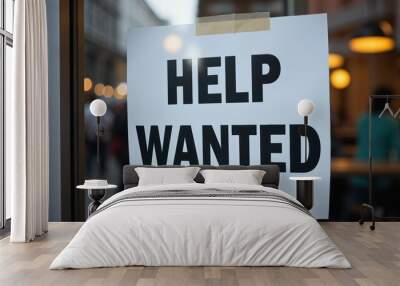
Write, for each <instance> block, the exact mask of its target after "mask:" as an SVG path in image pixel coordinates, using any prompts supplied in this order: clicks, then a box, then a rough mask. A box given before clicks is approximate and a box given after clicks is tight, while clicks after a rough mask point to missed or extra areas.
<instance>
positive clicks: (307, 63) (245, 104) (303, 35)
mask: <svg viewBox="0 0 400 286" xmlns="http://www.w3.org/2000/svg"><path fill="white" fill-rule="evenodd" d="M128 90H129V96H128V134H129V153H130V163H131V164H153V165H163V164H168V165H170V164H182V165H187V164H216V165H218V164H230V165H238V164H250V165H256V164H268V163H269V162H272V163H276V162H279V163H280V165H281V167H282V169H281V171H282V172H281V183H280V189H282V190H284V191H287V192H288V193H290V194H293V195H294V194H295V182H293V181H290V180H289V176H303V175H307V176H311V175H312V176H320V177H322V180H320V181H317V182H316V185H315V193H314V196H315V197H314V207H313V209H312V213H313V214H314V215H315V216H316V217H317V218H322V219H324V218H328V214H329V189H330V159H331V156H330V154H331V147H330V100H329V70H328V35H327V19H326V15H324V14H318V15H308V16H291V17H278V18H271V28H270V29H269V30H266V31H258V32H243V33H230V34H218V35H202V36H196V25H182V26H163V27H147V28H135V29H132V30H131V31H130V33H129V39H128ZM304 98H307V99H310V100H312V101H313V102H314V103H315V107H316V108H315V110H314V112H313V113H312V114H311V115H310V117H309V124H310V128H309V129H308V130H310V131H308V133H309V134H308V135H309V137H310V138H309V152H310V155H309V156H310V157H309V160H308V161H307V162H304V151H303V150H304V146H303V144H304V143H303V142H304V139H303V138H304V137H302V136H301V134H300V133H299V125H301V124H302V123H303V118H302V117H300V116H299V114H298V113H297V104H298V102H299V101H300V100H301V99H304ZM300 139H301V140H300ZM153 147H154V148H153Z"/></svg>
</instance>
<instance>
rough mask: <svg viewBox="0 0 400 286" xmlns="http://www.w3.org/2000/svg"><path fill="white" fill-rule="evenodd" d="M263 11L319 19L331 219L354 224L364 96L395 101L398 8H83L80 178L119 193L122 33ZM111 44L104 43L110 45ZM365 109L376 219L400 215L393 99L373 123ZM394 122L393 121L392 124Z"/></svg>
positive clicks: (363, 164) (124, 93)
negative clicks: (101, 108)
mask: <svg viewBox="0 0 400 286" xmlns="http://www.w3.org/2000/svg"><path fill="white" fill-rule="evenodd" d="M265 11H269V12H270V13H271V16H272V17H276V16H285V15H303V14H313V13H327V15H328V27H329V49H330V54H329V68H330V97H331V108H332V112H331V118H332V121H331V122H332V167H331V200H330V219H332V220H353V219H358V216H359V212H358V208H359V205H360V203H362V202H365V201H367V195H368V184H367V176H368V164H367V162H368V113H367V112H368V98H369V95H371V94H383V95H389V94H400V80H399V75H400V54H399V48H400V1H396V0H385V1H378V0H329V1H328V0H326V1H322V0H321V1H319V0H296V1H294V0H292V1H289V0H263V1H261V0H241V1H237V0H236V1H235V0H198V1H197V0H170V1H162V0H85V14H84V22H85V79H84V96H85V101H86V107H85V125H86V126H85V132H86V154H85V156H86V162H87V165H86V177H87V178H90V177H97V176H104V177H106V178H107V179H108V180H109V182H113V183H116V184H119V185H122V178H121V168H122V166H123V165H124V164H128V134H127V126H126V124H127V118H126V117H127V108H126V99H127V97H128V96H129V90H128V88H127V84H126V76H127V66H126V64H127V58H126V39H127V31H128V28H129V27H132V26H154V25H176V24H190V23H195V20H196V17H198V16H200V17H201V16H211V15H219V14H228V13H248V12H265ZM110 39H112V40H110ZM95 98H102V99H103V100H105V101H106V102H107V105H108V111H107V113H106V115H105V117H104V118H103V119H102V124H103V127H104V129H105V135H104V137H103V138H102V147H101V153H102V160H101V164H100V167H98V165H97V164H96V133H95V130H96V128H95V124H96V121H95V118H94V117H93V116H91V115H90V112H89V103H90V102H91V101H92V100H93V99H95ZM386 102H387V101H386V99H382V100H380V101H376V102H374V103H373V106H374V107H373V116H372V117H373V119H372V121H373V131H372V142H373V150H372V155H373V159H374V169H373V171H374V190H375V202H376V205H377V206H378V207H377V213H378V215H381V216H383V215H384V216H400V207H399V205H400V192H399V186H400V180H399V178H400V176H399V175H400V164H399V163H398V162H399V161H398V158H399V156H400V152H399V150H400V139H399V138H400V136H399V134H400V133H399V131H400V129H399V128H400V125H399V120H400V112H399V113H398V114H395V113H396V111H397V110H399V108H400V100H392V101H390V100H389V99H388V102H390V107H391V109H392V110H393V113H394V115H393V116H392V115H391V114H390V112H389V111H387V112H385V113H384V114H383V115H382V116H381V117H379V115H380V113H381V111H382V110H383V109H384V106H385V103H386ZM395 115H397V118H396V116H395Z"/></svg>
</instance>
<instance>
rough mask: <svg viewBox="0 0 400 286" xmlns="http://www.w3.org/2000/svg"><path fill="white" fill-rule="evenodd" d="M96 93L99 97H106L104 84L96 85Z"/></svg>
mask: <svg viewBox="0 0 400 286" xmlns="http://www.w3.org/2000/svg"><path fill="white" fill-rule="evenodd" d="M94 93H95V94H96V95H97V96H102V95H104V84H102V83H98V84H96V85H95V86H94Z"/></svg>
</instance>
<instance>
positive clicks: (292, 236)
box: [50, 165, 351, 269]
mask: <svg viewBox="0 0 400 286" xmlns="http://www.w3.org/2000/svg"><path fill="white" fill-rule="evenodd" d="M136 167H138V166H134V165H129V166H125V167H124V169H123V182H124V187H125V189H124V190H123V191H122V192H119V193H117V194H116V195H114V196H112V197H111V198H109V199H107V200H106V201H105V202H103V203H102V205H101V206H100V207H99V209H98V210H97V211H96V212H95V213H94V214H93V215H92V216H91V217H90V218H89V219H88V220H87V221H86V222H85V223H84V224H83V226H82V227H81V229H80V230H79V232H78V233H77V234H76V235H75V237H74V238H73V239H72V240H71V242H70V243H69V244H68V245H67V246H66V247H65V249H64V250H63V251H62V252H61V253H60V254H59V255H58V256H57V257H56V258H55V260H54V261H53V262H52V264H51V265H50V269H66V268H93V267H117V266H130V265H144V266H292V267H330V268H350V267H351V265H350V263H349V262H348V260H347V259H346V258H345V256H344V255H343V253H342V252H341V251H340V250H339V249H338V248H337V247H336V245H335V244H334V243H333V242H332V241H331V239H330V238H329V237H328V236H327V234H326V233H325V232H324V231H323V229H322V228H321V227H320V225H319V224H318V222H317V221H316V220H315V219H314V218H313V217H312V216H311V214H310V213H309V212H308V211H307V210H306V209H305V208H304V207H303V206H302V205H301V204H300V203H299V202H298V201H297V200H296V199H295V198H293V197H292V196H290V195H288V194H286V193H285V192H283V191H281V190H279V189H278V186H279V168H278V166H275V165H260V166H218V167H216V166H199V167H200V168H202V169H236V170H242V169H247V170H249V169H256V170H264V171H265V175H264V176H263V177H262V181H261V185H244V184H234V183H232V184H204V183H203V182H204V179H203V178H202V176H201V175H200V174H198V175H197V176H196V177H195V179H194V180H195V183H187V184H169V185H162V184H160V185H154V186H138V181H139V177H138V174H137V173H136V171H135V168H136ZM175 167H176V166H175Z"/></svg>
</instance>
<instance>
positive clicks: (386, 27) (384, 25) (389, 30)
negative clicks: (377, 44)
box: [379, 20, 393, 36]
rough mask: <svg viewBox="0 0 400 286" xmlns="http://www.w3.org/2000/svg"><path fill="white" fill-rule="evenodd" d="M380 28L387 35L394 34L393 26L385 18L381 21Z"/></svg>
mask: <svg viewBox="0 0 400 286" xmlns="http://www.w3.org/2000/svg"><path fill="white" fill-rule="evenodd" d="M379 28H381V30H382V31H383V33H385V35H386V36H390V35H392V34H393V26H392V24H390V22H389V21H387V20H383V21H380V22H379Z"/></svg>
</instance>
